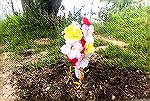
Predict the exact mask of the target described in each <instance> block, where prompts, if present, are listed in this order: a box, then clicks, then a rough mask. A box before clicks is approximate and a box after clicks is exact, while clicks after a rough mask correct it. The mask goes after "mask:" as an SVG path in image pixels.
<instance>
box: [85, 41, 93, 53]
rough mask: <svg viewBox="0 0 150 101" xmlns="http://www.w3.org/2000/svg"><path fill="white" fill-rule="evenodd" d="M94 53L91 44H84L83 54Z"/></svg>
mask: <svg viewBox="0 0 150 101" xmlns="http://www.w3.org/2000/svg"><path fill="white" fill-rule="evenodd" d="M94 51H95V48H94V46H93V43H86V44H85V50H84V53H85V54H89V53H94Z"/></svg>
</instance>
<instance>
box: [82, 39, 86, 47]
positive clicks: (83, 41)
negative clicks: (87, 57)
mask: <svg viewBox="0 0 150 101" xmlns="http://www.w3.org/2000/svg"><path fill="white" fill-rule="evenodd" d="M85 43H86V41H85V40H84V38H83V37H82V39H81V44H82V47H84V45H85Z"/></svg>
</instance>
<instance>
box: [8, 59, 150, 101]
mask: <svg viewBox="0 0 150 101" xmlns="http://www.w3.org/2000/svg"><path fill="white" fill-rule="evenodd" d="M87 69H89V72H87V73H86V74H85V77H84V80H83V81H82V84H81V86H80V88H79V89H75V87H76V86H77V85H75V84H74V83H73V82H76V81H78V80H77V79H76V78H75V79H70V80H69V82H68V83H66V81H67V80H68V78H69V75H68V70H69V69H68V68H67V66H66V65H65V63H64V62H63V61H58V62H57V63H54V64H52V65H48V64H45V66H44V67H43V68H41V69H34V68H28V67H26V66H24V67H21V68H17V69H16V70H15V71H13V76H12V80H11V81H12V84H13V85H15V89H16V91H15V92H16V95H17V96H18V99H19V100H27V101H35V100H37V101H41V100H45V101H51V100H57V101H60V100H64V101H70V100H73V99H74V100H77V101H79V100H81V101H87V100H88V101H89V100H90V101H110V100H119V101H120V100H137V99H150V80H149V79H148V78H147V77H146V74H145V73H144V72H142V71H141V70H125V69H120V67H118V66H112V67H109V66H107V65H102V64H101V63H100V62H99V61H98V60H97V61H95V62H91V63H90V64H89V66H88V68H86V70H87ZM72 76H73V77H74V72H72ZM13 81H16V82H15V83H14V82H13Z"/></svg>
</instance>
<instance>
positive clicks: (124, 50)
mask: <svg viewBox="0 0 150 101" xmlns="http://www.w3.org/2000/svg"><path fill="white" fill-rule="evenodd" d="M148 12H149V7H147V8H136V9H135V8H132V7H131V8H125V9H122V10H121V11H118V12H115V13H112V20H110V21H109V22H104V23H103V24H93V25H94V27H95V31H96V32H95V36H96V35H102V36H105V37H108V36H109V37H110V38H111V37H113V38H116V40H122V41H124V42H126V43H127V44H128V46H127V47H120V46H118V45H114V44H113V43H109V42H110V41H106V40H105V41H104V40H100V39H97V38H95V39H94V46H95V48H97V47H99V46H107V47H106V48H105V49H100V50H98V51H96V54H97V57H94V58H93V59H92V60H91V61H90V63H89V65H88V66H87V68H85V69H83V72H84V78H83V80H82V81H81V82H80V86H78V85H79V84H78V81H79V80H78V79H77V77H76V76H75V73H74V71H71V72H70V70H69V64H68V63H66V60H65V57H64V55H63V54H61V50H60V48H61V47H62V46H63V45H64V44H65V40H64V39H63V35H62V34H61V31H63V30H64V28H65V27H67V26H68V25H69V24H70V22H72V21H71V20H67V19H65V20H64V19H63V20H62V19H59V18H57V17H54V19H55V20H56V22H55V20H54V19H53V20H52V19H50V18H49V17H43V16H41V17H40V19H37V18H32V17H31V18H26V15H22V16H16V15H15V16H12V17H8V19H6V20H4V21H2V22H0V29H1V30H0V32H1V33H0V36H1V37H2V38H1V40H0V41H1V42H3V46H2V48H3V47H4V49H2V52H3V51H4V52H3V53H6V52H8V53H9V52H12V54H13V55H12V57H11V58H13V60H12V59H10V60H6V59H3V61H4V63H3V64H4V66H3V69H4V74H7V73H8V74H9V76H10V79H8V80H9V81H11V82H9V84H10V85H11V86H12V88H13V90H14V92H13V94H14V95H15V97H16V99H17V100H25V101H26V100H27V101H36V100H37V101H40V100H43V99H44V100H46V101H51V100H83V101H84V100H94V101H97V100H102V101H107V100H108V101H109V100H136V99H149V98H150V80H149V78H148V76H149V75H147V74H146V73H145V71H146V72H147V71H149V64H148V63H149V51H148V50H149V49H148V47H147V45H148V40H149V36H148V35H149V34H147V33H148V32H149V20H148V19H147V16H150V15H149V13H148ZM58 19H59V21H60V22H57V21H58ZM61 20H62V22H61ZM49 22H52V23H55V24H52V23H49ZM51 24H52V25H51ZM54 25H55V27H54ZM0 48H1V47H0ZM9 54H11V53H9ZM14 58H15V60H14ZM14 61H15V62H14ZM6 62H7V63H6ZM12 63H13V65H14V67H12ZM6 64H7V65H6ZM10 67H11V68H10ZM7 69H8V70H7ZM5 70H7V71H5ZM4 79H5V78H4ZM7 84H8V83H7V82H3V86H4V90H5V85H7ZM14 95H13V96H14ZM4 96H5V95H4Z"/></svg>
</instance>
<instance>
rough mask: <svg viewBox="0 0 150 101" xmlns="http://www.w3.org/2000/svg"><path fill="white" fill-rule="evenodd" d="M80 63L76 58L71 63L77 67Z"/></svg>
mask: <svg viewBox="0 0 150 101" xmlns="http://www.w3.org/2000/svg"><path fill="white" fill-rule="evenodd" d="M77 62H78V59H77V58H74V59H72V61H71V63H72V66H76V63H77Z"/></svg>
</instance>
